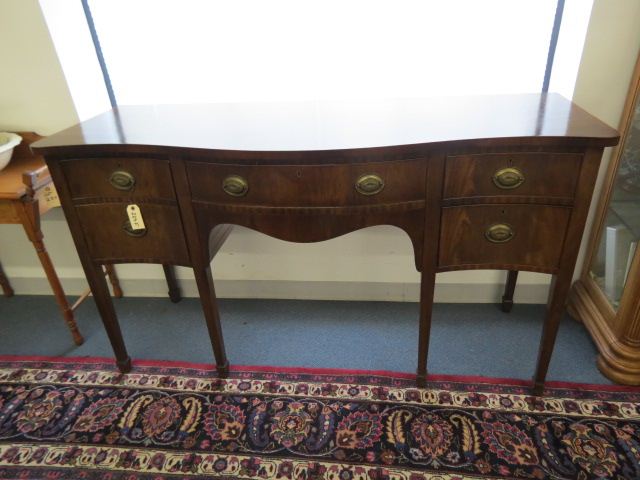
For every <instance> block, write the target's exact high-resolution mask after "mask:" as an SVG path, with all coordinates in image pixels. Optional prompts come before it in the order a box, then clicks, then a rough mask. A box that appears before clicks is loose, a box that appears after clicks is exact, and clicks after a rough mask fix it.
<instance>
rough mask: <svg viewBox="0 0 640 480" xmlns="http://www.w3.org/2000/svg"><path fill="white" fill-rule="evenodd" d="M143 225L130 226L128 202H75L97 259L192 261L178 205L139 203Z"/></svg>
mask: <svg viewBox="0 0 640 480" xmlns="http://www.w3.org/2000/svg"><path fill="white" fill-rule="evenodd" d="M138 206H139V208H140V214H141V216H142V221H143V222H144V227H145V228H144V229H136V230H134V229H133V228H132V227H131V223H130V221H129V216H128V214H127V204H125V203H106V204H105V203H102V204H91V205H79V206H76V211H77V212H78V216H79V217H80V222H81V224H82V229H83V233H84V238H85V240H86V242H87V245H88V248H89V253H90V255H91V257H92V258H93V259H94V260H96V261H101V262H104V263H107V262H114V263H116V262H150V263H171V264H176V265H186V266H188V265H190V261H189V253H188V250H187V246H186V242H185V239H184V236H183V232H182V221H181V219H180V213H179V211H178V208H177V207H175V206H171V205H156V204H144V203H140V204H138Z"/></svg>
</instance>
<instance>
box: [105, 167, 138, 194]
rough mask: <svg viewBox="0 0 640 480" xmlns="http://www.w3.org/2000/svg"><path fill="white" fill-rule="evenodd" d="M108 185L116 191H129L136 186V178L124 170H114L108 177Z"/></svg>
mask: <svg viewBox="0 0 640 480" xmlns="http://www.w3.org/2000/svg"><path fill="white" fill-rule="evenodd" d="M109 183H110V184H111V186H112V187H113V188H115V189H117V190H122V191H125V192H127V191H129V190H132V189H133V186H134V185H135V184H136V178H135V177H134V176H133V175H131V174H130V173H129V172H126V171H124V170H116V171H115V172H113V173H112V174H111V175H110V176H109Z"/></svg>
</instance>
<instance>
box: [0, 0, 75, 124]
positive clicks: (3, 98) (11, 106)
mask: <svg viewBox="0 0 640 480" xmlns="http://www.w3.org/2000/svg"><path fill="white" fill-rule="evenodd" d="M1 7H2V15H0V45H2V52H3V53H2V60H1V61H0V65H2V69H1V70H2V75H0V129H3V130H35V131H37V132H38V133H41V134H50V133H53V132H55V131H57V130H61V129H63V128H66V127H68V126H70V125H73V124H74V123H76V122H77V121H78V116H77V115H76V111H75V108H74V106H73V101H72V100H71V95H70V94H69V89H68V88H67V83H66V81H65V78H64V74H63V72H62V68H61V67H60V63H59V62H58V57H57V56H56V52H55V50H54V47H53V44H52V43H51V37H50V36H49V31H48V30H47V25H46V23H45V21H44V18H43V16H42V12H41V11H40V6H39V4H38V1H37V0H2V5H1Z"/></svg>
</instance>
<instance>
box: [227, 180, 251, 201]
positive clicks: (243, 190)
mask: <svg viewBox="0 0 640 480" xmlns="http://www.w3.org/2000/svg"><path fill="white" fill-rule="evenodd" d="M222 189H223V190H224V192H225V193H226V194H228V195H231V196H232V197H243V196H245V195H246V194H247V192H248V191H249V183H248V182H247V181H246V180H245V179H244V178H242V177H241V176H240V175H229V176H228V177H227V178H225V179H224V180H223V181H222Z"/></svg>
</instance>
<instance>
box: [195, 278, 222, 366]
mask: <svg viewBox="0 0 640 480" xmlns="http://www.w3.org/2000/svg"><path fill="white" fill-rule="evenodd" d="M193 273H194V275H195V279H196V285H197V286H198V293H199V295H200V302H201V304H202V309H203V311H204V318H205V321H206V323H207V330H208V331H209V338H210V340H211V346H212V347H213V355H214V357H215V359H216V369H217V370H218V375H219V376H220V377H222V378H225V377H226V376H227V375H228V374H229V361H228V360H227V354H226V352H225V349H224V339H223V337H222V327H221V325H220V314H219V313H218V304H217V301H216V292H215V289H214V287H213V278H212V277H211V267H209V266H207V267H204V268H198V267H194V268H193Z"/></svg>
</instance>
